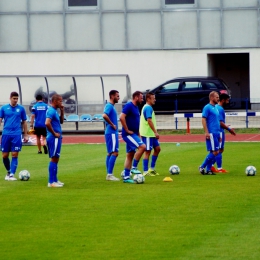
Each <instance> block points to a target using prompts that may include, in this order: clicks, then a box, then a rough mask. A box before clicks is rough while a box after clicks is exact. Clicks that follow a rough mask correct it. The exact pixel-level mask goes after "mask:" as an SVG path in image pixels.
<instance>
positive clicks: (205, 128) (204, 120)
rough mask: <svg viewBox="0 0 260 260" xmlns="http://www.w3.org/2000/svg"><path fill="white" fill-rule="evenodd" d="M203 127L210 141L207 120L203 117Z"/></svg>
mask: <svg viewBox="0 0 260 260" xmlns="http://www.w3.org/2000/svg"><path fill="white" fill-rule="evenodd" d="M202 126H203V129H204V133H205V136H206V138H207V139H209V138H210V135H209V130H208V127H207V119H206V118H205V117H202Z"/></svg>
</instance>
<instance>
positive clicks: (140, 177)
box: [133, 174, 145, 184]
mask: <svg viewBox="0 0 260 260" xmlns="http://www.w3.org/2000/svg"><path fill="white" fill-rule="evenodd" d="M133 180H134V181H135V182H136V183H137V184H142V183H144V181H145V178H144V176H143V175H142V174H135V175H134V178H133Z"/></svg>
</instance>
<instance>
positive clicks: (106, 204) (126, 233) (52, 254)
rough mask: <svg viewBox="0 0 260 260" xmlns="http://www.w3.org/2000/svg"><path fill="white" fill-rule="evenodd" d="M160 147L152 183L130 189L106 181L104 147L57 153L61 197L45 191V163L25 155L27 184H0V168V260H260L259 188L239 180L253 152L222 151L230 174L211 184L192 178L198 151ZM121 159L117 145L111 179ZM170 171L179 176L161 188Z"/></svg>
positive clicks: (230, 147)
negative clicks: (173, 168) (176, 171)
mask: <svg viewBox="0 0 260 260" xmlns="http://www.w3.org/2000/svg"><path fill="white" fill-rule="evenodd" d="M161 147H162V152H161V154H160V156H159V159H158V163H157V171H158V172H159V173H160V176H156V177H146V181H145V184H140V185H137V184H134V185H133V184H124V183H122V182H108V181H106V180H105V175H106V173H105V156H106V148H105V145H104V144H98V145H95V144H92V145H86V144H80V145H63V147H62V152H61V159H60V163H59V179H60V180H61V181H62V182H65V186H64V187H63V188H47V176H48V162H49V158H48V157H47V156H46V155H44V154H42V155H39V154H37V148H36V147H24V148H23V150H22V152H21V153H20V155H19V166H18V170H17V175H18V172H19V171H20V170H23V169H27V170H28V171H29V172H30V173H31V179H30V180H29V181H28V182H22V181H16V182H11V181H10V182H8V181H5V180H4V176H5V169H4V166H3V165H2V170H1V172H2V175H1V179H0V197H1V203H0V259H16V260H19V259H25V260H27V259H33V260H36V259H48V260H50V259H133V260H135V259H140V260H141V259H142V260H144V259H149V260H151V259H178V260H179V259H180V260H184V259H188V260H189V259H221V260H223V259H226V260H232V259H236V260H238V259H246V260H248V259H260V237H259V230H260V229H259V226H260V199H259V194H260V179H259V175H258V174H257V175H256V176H253V177H247V176H246V175H245V168H246V166H248V165H254V166H255V167H256V168H257V169H260V161H259V155H260V153H259V143H226V151H225V152H224V155H223V167H224V168H226V169H227V170H229V173H228V174H218V175H216V176H202V175H200V174H199V172H198V166H199V164H200V163H201V162H202V161H203V159H204V157H205V155H206V149H205V144H204V143H182V144H181V145H180V146H176V144H172V143H163V144H161ZM124 159H125V146H124V144H120V155H119V157H118V159H117V162H116V166H115V176H117V177H120V173H121V171H122V170H123V163H124ZM173 164H177V165H178V166H179V167H180V169H181V172H180V175H175V176H171V177H172V179H173V182H163V181H162V180H163V178H164V177H166V176H170V175H169V172H168V169H169V167H170V166H171V165H173ZM141 167H142V162H140V164H139V168H140V169H141Z"/></svg>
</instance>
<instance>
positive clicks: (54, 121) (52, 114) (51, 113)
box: [46, 106, 61, 138]
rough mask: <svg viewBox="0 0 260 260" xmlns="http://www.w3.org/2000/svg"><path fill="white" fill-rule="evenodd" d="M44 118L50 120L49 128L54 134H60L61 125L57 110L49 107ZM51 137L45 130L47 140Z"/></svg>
mask: <svg viewBox="0 0 260 260" xmlns="http://www.w3.org/2000/svg"><path fill="white" fill-rule="evenodd" d="M46 118H50V119H51V126H52V128H53V131H54V132H55V133H60V134H61V124H60V116H59V114H58V112H57V109H56V108H54V107H52V106H50V107H49V108H48V110H47V113H46ZM51 136H53V134H52V133H51V132H50V131H49V130H48V128H47V138H48V137H51Z"/></svg>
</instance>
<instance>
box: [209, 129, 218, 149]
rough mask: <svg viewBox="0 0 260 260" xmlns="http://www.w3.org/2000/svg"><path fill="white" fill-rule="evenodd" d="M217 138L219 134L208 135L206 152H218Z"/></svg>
mask: <svg viewBox="0 0 260 260" xmlns="http://www.w3.org/2000/svg"><path fill="white" fill-rule="evenodd" d="M219 138H220V133H213V134H212V133H210V138H209V139H206V146H207V150H208V151H218V150H219Z"/></svg>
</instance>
